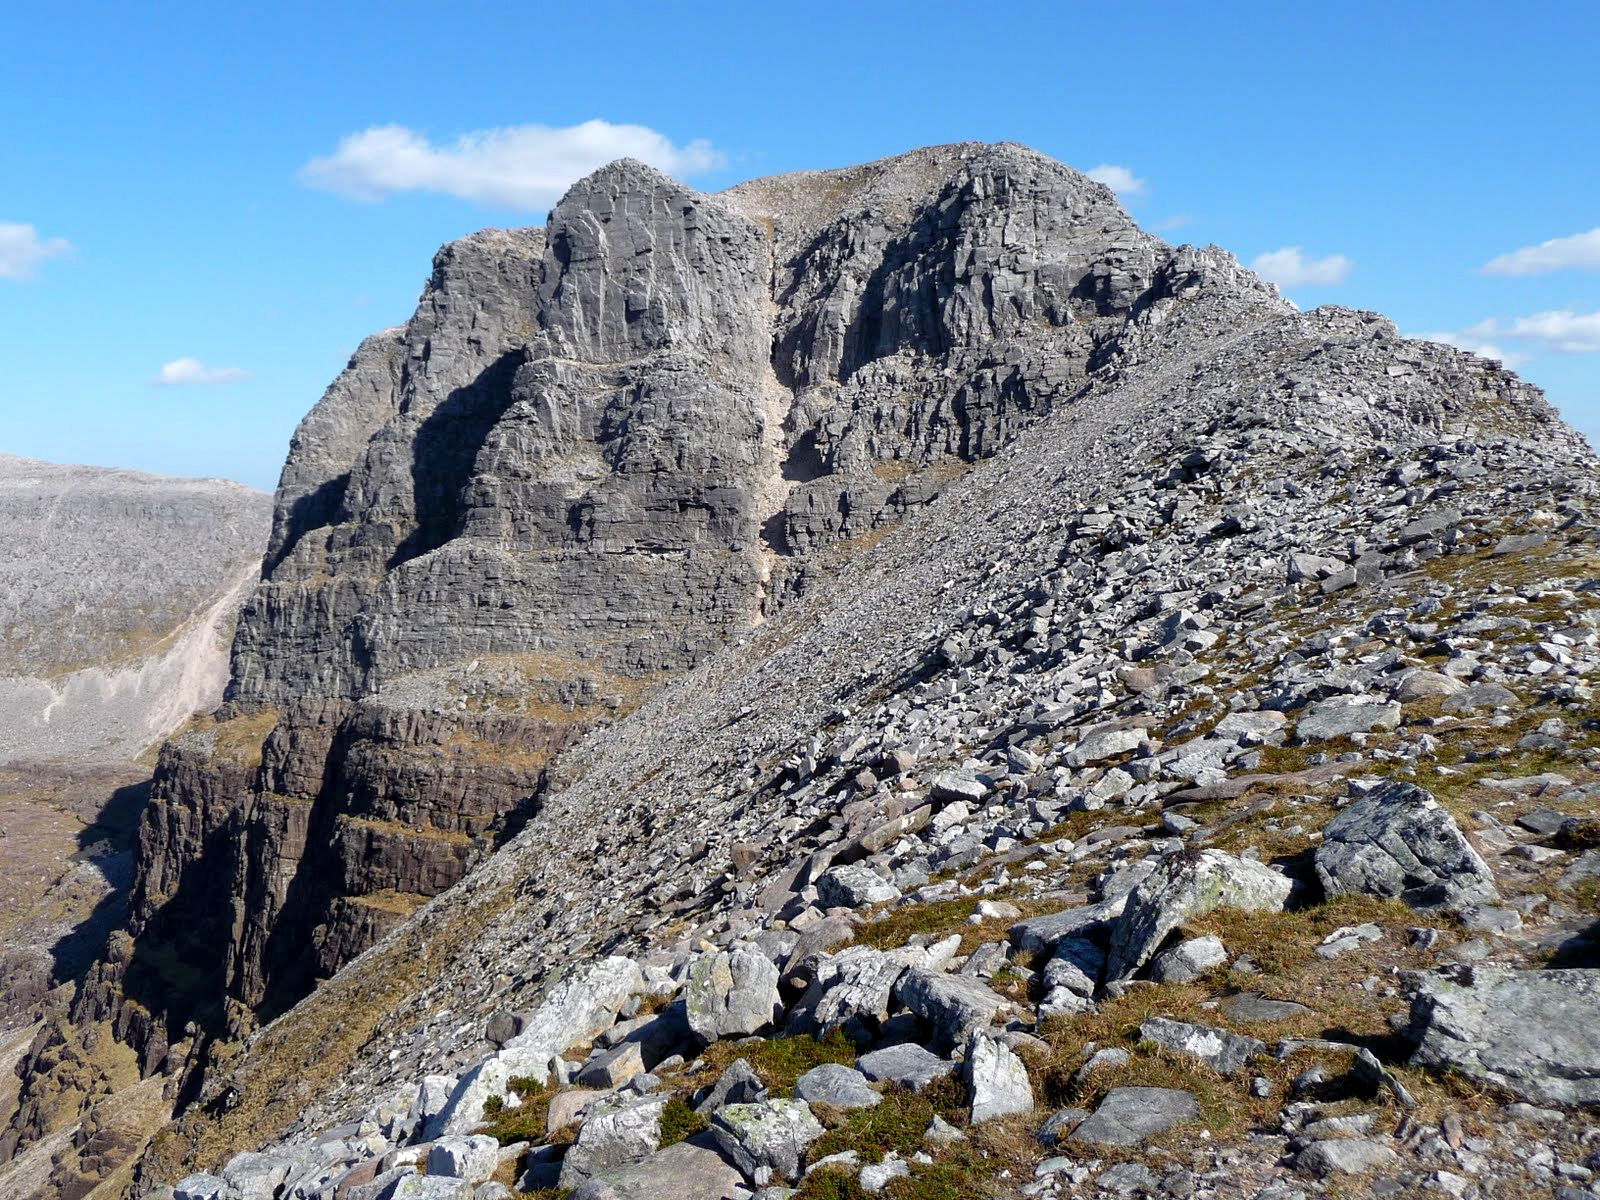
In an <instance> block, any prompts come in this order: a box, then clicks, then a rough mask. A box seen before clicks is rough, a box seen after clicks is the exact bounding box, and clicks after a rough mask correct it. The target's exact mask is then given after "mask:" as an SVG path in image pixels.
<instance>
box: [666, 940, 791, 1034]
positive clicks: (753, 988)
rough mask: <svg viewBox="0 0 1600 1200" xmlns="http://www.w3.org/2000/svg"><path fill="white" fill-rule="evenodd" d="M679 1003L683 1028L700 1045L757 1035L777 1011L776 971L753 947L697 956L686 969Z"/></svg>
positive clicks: (769, 1022) (773, 1017) (739, 947)
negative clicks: (684, 1022)
mask: <svg viewBox="0 0 1600 1200" xmlns="http://www.w3.org/2000/svg"><path fill="white" fill-rule="evenodd" d="M684 1004H685V1007H686V1009H687V1012H688V1016H689V1028H690V1029H692V1030H694V1032H695V1034H696V1035H697V1036H698V1037H700V1038H701V1039H702V1040H704V1041H707V1042H714V1041H716V1040H717V1039H718V1038H725V1037H743V1036H745V1035H747V1034H752V1033H759V1032H761V1031H762V1030H763V1029H766V1028H767V1027H768V1026H770V1025H771V1024H772V1023H773V1022H774V1021H775V1020H777V1018H778V1014H779V1013H780V1012H782V1010H783V1006H782V1002H781V1001H780V1000H779V997H778V968H777V967H776V966H775V965H774V964H773V962H772V960H771V959H770V958H768V957H767V956H766V955H765V954H763V953H761V951H759V950H757V949H755V947H753V946H734V947H733V948H732V949H731V950H724V951H719V952H717V953H710V954H702V955H699V956H698V957H697V958H696V959H695V960H694V964H693V965H692V966H691V967H690V968H689V982H688V984H687V986H686V987H685V988H684Z"/></svg>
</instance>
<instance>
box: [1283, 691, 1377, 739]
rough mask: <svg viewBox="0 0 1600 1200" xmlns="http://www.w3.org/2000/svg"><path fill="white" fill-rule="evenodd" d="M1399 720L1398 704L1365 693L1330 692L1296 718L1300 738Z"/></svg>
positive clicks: (1325, 736)
mask: <svg viewBox="0 0 1600 1200" xmlns="http://www.w3.org/2000/svg"><path fill="white" fill-rule="evenodd" d="M1399 724H1400V706H1399V705H1398V704H1393V703H1389V702H1387V701H1382V700H1376V699H1373V698H1371V697H1367V696H1332V697H1330V698H1328V699H1327V700H1321V701H1318V702H1317V703H1316V704H1313V705H1312V706H1311V708H1310V710H1309V711H1308V712H1307V713H1306V715H1305V716H1303V717H1301V718H1300V719H1299V720H1298V721H1297V722H1295V727H1294V732H1295V736H1296V737H1297V738H1299V739H1300V740H1301V741H1302V742H1325V741H1330V740H1331V739H1333V738H1337V737H1346V736H1348V735H1350V734H1352V733H1367V732H1369V731H1370V730H1373V729H1393V728H1395V727H1396V726H1397V725H1399Z"/></svg>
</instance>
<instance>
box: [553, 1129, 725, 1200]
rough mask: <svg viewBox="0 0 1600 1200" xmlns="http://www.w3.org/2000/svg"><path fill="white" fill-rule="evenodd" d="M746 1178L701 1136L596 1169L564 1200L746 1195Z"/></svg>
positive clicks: (711, 1199)
mask: <svg viewBox="0 0 1600 1200" xmlns="http://www.w3.org/2000/svg"><path fill="white" fill-rule="evenodd" d="M749 1195H750V1192H749V1189H748V1188H747V1187H746V1185H745V1178H744V1176H743V1175H741V1174H740V1173H739V1172H738V1171H737V1170H735V1169H734V1168H733V1167H732V1166H731V1165H729V1163H728V1161H727V1160H726V1159H725V1158H723V1157H722V1155H721V1154H719V1153H717V1151H716V1149H715V1148H714V1147H712V1146H709V1145H706V1144H705V1142H704V1141H703V1140H702V1139H700V1138H695V1139H692V1140H690V1141H687V1142H678V1143H677V1144H675V1145H672V1146H668V1147H667V1148H666V1149H665V1150H661V1151H658V1152H657V1153H655V1154H652V1155H651V1156H650V1157H649V1158H647V1159H645V1160H644V1161H643V1162H637V1163H628V1164H626V1165H624V1166H620V1167H611V1168H608V1169H607V1170H604V1171H602V1172H600V1173H599V1174H598V1175H596V1176H595V1177H594V1178H593V1179H590V1180H589V1181H588V1182H587V1183H584V1184H582V1185H581V1186H580V1187H578V1188H577V1189H576V1190H575V1191H574V1192H573V1193H572V1195H571V1196H570V1197H568V1200H746V1198H747V1197H748V1196H749Z"/></svg>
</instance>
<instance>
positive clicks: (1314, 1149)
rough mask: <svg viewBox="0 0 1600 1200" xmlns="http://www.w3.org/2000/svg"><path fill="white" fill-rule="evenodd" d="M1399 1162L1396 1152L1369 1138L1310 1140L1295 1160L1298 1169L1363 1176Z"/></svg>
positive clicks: (1319, 1173)
mask: <svg viewBox="0 0 1600 1200" xmlns="http://www.w3.org/2000/svg"><path fill="white" fill-rule="evenodd" d="M1399 1163H1400V1156H1399V1155H1398V1154H1396V1153H1395V1152H1394V1151H1393V1150H1391V1149H1389V1147H1388V1146H1385V1145H1384V1144H1383V1143H1382V1142H1379V1141H1375V1140H1373V1139H1372V1138H1329V1139H1328V1140H1326V1141H1321V1142H1312V1143H1311V1145H1309V1146H1307V1147H1306V1148H1305V1149H1304V1150H1302V1151H1300V1153H1299V1154H1298V1155H1296V1156H1295V1160H1294V1165H1295V1166H1297V1167H1299V1168H1300V1170H1302V1171H1310V1172H1311V1173H1312V1174H1314V1175H1362V1174H1365V1173H1366V1172H1368V1171H1376V1170H1378V1169H1380V1168H1382V1167H1393V1166H1398V1165H1399Z"/></svg>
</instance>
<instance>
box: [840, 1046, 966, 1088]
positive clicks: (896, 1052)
mask: <svg viewBox="0 0 1600 1200" xmlns="http://www.w3.org/2000/svg"><path fill="white" fill-rule="evenodd" d="M856 1069H857V1070H858V1071H860V1072H861V1073H862V1074H863V1075H865V1076H866V1077H867V1078H868V1079H871V1080H873V1081H874V1082H879V1083H897V1084H900V1085H901V1086H902V1087H908V1088H910V1089H911V1090H912V1091H914V1092H920V1091H921V1090H922V1089H923V1088H925V1087H927V1086H928V1085H929V1084H930V1083H932V1082H933V1081H934V1080H935V1079H943V1078H944V1077H945V1076H946V1075H949V1074H950V1073H951V1072H952V1071H954V1070H955V1069H956V1064H955V1063H953V1062H951V1061H950V1060H949V1059H947V1058H940V1057H939V1056H938V1055H937V1054H934V1053H933V1052H932V1051H930V1050H927V1049H925V1048H924V1047H922V1046H918V1045H917V1044H916V1043H914V1042H906V1043H904V1044H902V1045H899V1046H885V1047H884V1048H883V1049H882V1050H874V1051H873V1052H872V1053H871V1054H863V1055H862V1056H861V1057H860V1058H858V1059H856Z"/></svg>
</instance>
